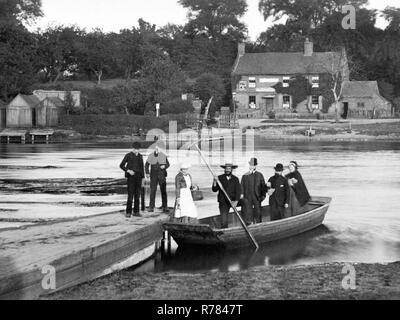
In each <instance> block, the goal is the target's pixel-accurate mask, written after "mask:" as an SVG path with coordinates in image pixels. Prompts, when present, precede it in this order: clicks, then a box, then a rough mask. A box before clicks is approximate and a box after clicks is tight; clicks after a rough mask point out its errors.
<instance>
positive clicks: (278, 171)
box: [267, 163, 290, 221]
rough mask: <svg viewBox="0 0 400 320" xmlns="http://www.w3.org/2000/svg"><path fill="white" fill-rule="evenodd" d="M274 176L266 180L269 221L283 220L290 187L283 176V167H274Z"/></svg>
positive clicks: (280, 165) (278, 165) (279, 165)
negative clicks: (269, 210)
mask: <svg viewBox="0 0 400 320" xmlns="http://www.w3.org/2000/svg"><path fill="white" fill-rule="evenodd" d="M274 169H275V175H274V176H273V177H271V178H270V179H269V180H268V184H267V186H268V188H269V190H268V194H269V196H270V197H269V206H270V208H271V221H276V220H280V219H284V218H285V211H286V209H288V208H289V201H290V187H289V183H288V181H287V179H286V178H285V177H284V176H283V175H282V174H283V165H282V164H280V163H278V164H277V165H276V166H275V168H274Z"/></svg>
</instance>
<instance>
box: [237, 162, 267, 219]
mask: <svg viewBox="0 0 400 320" xmlns="http://www.w3.org/2000/svg"><path fill="white" fill-rule="evenodd" d="M257 166H258V160H257V159H255V158H253V159H251V160H250V162H249V168H250V171H249V172H248V173H246V174H245V175H244V176H243V178H242V190H243V195H244V198H245V199H246V201H247V204H248V209H247V211H248V214H250V212H251V211H253V214H252V217H251V219H250V220H251V221H252V222H253V223H261V222H262V213H261V204H262V202H263V201H264V200H265V198H266V192H267V185H266V184H265V179H264V176H263V174H262V173H260V172H258V171H257Z"/></svg>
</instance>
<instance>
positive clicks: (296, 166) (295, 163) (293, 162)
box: [290, 161, 299, 169]
mask: <svg viewBox="0 0 400 320" xmlns="http://www.w3.org/2000/svg"><path fill="white" fill-rule="evenodd" d="M290 164H292V165H294V167H295V168H296V169H298V168H299V164H298V163H297V162H296V161H290Z"/></svg>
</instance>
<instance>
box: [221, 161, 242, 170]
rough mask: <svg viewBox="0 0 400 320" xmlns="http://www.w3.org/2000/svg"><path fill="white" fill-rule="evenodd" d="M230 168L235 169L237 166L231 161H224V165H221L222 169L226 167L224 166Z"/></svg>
mask: <svg viewBox="0 0 400 320" xmlns="http://www.w3.org/2000/svg"><path fill="white" fill-rule="evenodd" d="M228 167H229V168H232V170H234V169H237V168H238V166H236V165H234V164H232V163H226V164H225V165H223V166H221V168H222V169H226V168H228Z"/></svg>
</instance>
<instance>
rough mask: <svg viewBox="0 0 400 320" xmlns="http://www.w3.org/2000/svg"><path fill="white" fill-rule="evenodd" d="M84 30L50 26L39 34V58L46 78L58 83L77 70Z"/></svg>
mask: <svg viewBox="0 0 400 320" xmlns="http://www.w3.org/2000/svg"><path fill="white" fill-rule="evenodd" d="M83 35H84V31H82V30H80V29H79V28H77V27H74V26H71V27H64V26H56V27H49V28H47V29H46V30H45V31H44V32H42V33H41V34H39V36H38V38H39V60H40V64H41V66H42V72H43V73H44V75H45V80H46V81H48V82H52V83H56V82H57V81H58V80H59V79H60V77H61V76H62V75H63V74H64V73H66V72H68V73H70V74H72V73H74V72H76V71H77V70H76V68H77V64H78V53H79V39H80V38H81V37H82V36H83Z"/></svg>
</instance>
